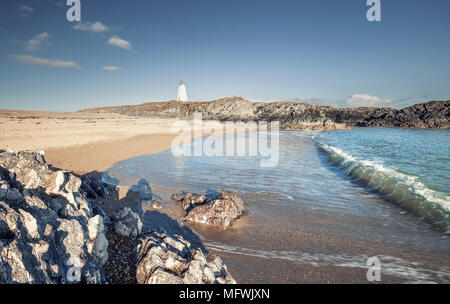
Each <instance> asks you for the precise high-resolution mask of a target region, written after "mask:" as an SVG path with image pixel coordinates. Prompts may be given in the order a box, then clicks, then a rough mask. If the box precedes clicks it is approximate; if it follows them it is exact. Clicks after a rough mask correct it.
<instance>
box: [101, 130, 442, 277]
mask: <svg viewBox="0 0 450 304" xmlns="http://www.w3.org/2000/svg"><path fill="white" fill-rule="evenodd" d="M409 131H412V133H410V132H409ZM414 132H416V130H403V129H355V130H351V131H333V132H326V133H322V132H313V133H298V132H282V133H281V134H280V137H279V141H280V160H279V164H278V166H276V167H274V168H262V167H260V162H259V160H260V159H259V158H258V157H195V156H191V157H175V156H173V155H172V153H171V151H170V150H169V151H164V152H161V153H158V154H153V155H145V156H141V157H136V158H133V159H130V160H126V161H123V162H120V163H117V164H115V165H114V166H113V167H112V168H111V169H110V170H108V171H107V172H106V173H105V175H104V179H105V181H107V182H110V183H114V184H120V185H122V186H126V187H132V188H134V189H137V190H139V189H141V188H142V187H141V186H140V185H142V184H143V183H144V184H145V183H147V182H148V183H149V184H150V185H151V188H152V189H151V192H152V194H153V196H154V197H155V196H156V197H158V198H159V199H160V200H161V201H162V203H163V205H164V208H163V212H167V213H168V214H169V215H170V216H172V217H174V218H176V217H178V216H182V211H181V210H180V209H181V207H180V206H176V205H175V204H174V203H173V202H172V201H171V200H170V194H172V193H176V192H180V191H190V192H206V191H208V190H215V191H222V190H232V191H234V192H236V193H237V194H238V195H239V196H240V197H242V199H243V200H244V203H245V206H246V208H247V213H246V215H245V216H244V217H243V218H241V219H239V220H238V221H237V223H236V225H234V226H233V227H232V228H231V229H229V230H227V231H217V230H215V229H212V228H210V227H205V226H203V225H196V224H189V226H190V227H191V228H192V229H193V230H194V231H195V232H196V233H197V234H198V236H199V237H200V238H201V240H202V242H203V244H204V245H205V247H206V248H208V249H209V250H212V251H214V252H217V253H218V254H219V255H221V256H224V259H225V261H226V262H227V263H228V264H229V266H230V268H231V269H230V270H231V271H232V273H233V274H234V275H235V276H237V277H238V278H240V281H241V282H242V281H243V282H250V283H254V282H269V283H270V282H283V283H284V282H302V281H304V280H303V278H304V277H305V275H306V273H305V271H306V269H309V268H308V267H313V268H314V269H315V271H317V272H323V275H321V276H318V277H315V279H314V280H313V281H314V282H327V280H328V278H329V277H332V276H331V275H329V268H330V267H331V268H332V269H335V270H336V269H339V270H345V271H343V272H342V274H341V275H340V276H338V277H336V278H334V281H336V282H348V281H351V282H364V281H366V278H365V272H364V271H361V270H365V268H366V267H367V266H366V260H367V258H368V257H370V256H375V255H377V256H380V257H381V261H382V265H383V266H382V273H383V274H385V275H386V276H385V281H386V280H387V281H389V280H390V281H392V282H450V264H449V262H448V261H449V258H450V242H449V239H448V238H447V234H446V233H444V232H443V231H445V229H446V228H445V227H446V225H447V224H448V213H447V212H448V210H447V209H446V204H447V203H448V195H449V193H448V191H449V187H448V181H449V176H448V175H449V173H448V170H446V169H448V168H449V166H448V165H449V163H448V162H449V159H448V155H447V154H448V153H447V151H448V148H449V147H450V144H449V138H448V137H449V133H447V132H448V131H434V130H433V131H430V133H426V132H427V131H418V133H414ZM421 132H425V133H421ZM425 138H426V144H424V146H426V147H432V149H433V153H428V154H426V153H425V151H426V150H427V149H426V148H422V147H423V146H421V145H420V143H419V142H418V141H420V140H423V139H425ZM433 138H435V139H434V140H433ZM198 140H202V139H198ZM402 140H403V142H402ZM393 143H395V144H393ZM358 145H359V146H361V148H358ZM420 149H421V150H420ZM408 150H411V153H410V154H408ZM421 156H422V158H421V160H420V162H419V159H420V157H421ZM414 164H417V166H420V168H417V169H414ZM427 166H428V167H427ZM430 170H434V171H432V172H430ZM355 172H356V173H355ZM393 173H398V174H396V175H393V176H391V175H392V174H393ZM387 174H391V175H389V176H386V175H387ZM408 182H410V183H411V184H408ZM383 183H384V184H386V185H385V186H383V185H384V184H383ZM395 183H397V184H395ZM399 189H401V190H402V191H403V194H401V193H400V192H401V191H400V190H399ZM424 189H425V190H424ZM396 191H397V192H396ZM430 191H432V192H430ZM430 193H432V195H431V194H430ZM405 197H406V198H405ZM407 202H412V203H409V204H408V203H407ZM249 258H250V261H248V259H249ZM268 260H269V261H272V262H273V263H270V264H268V263H267V261H268ZM244 261H246V262H244ZM282 265H283V267H282ZM269 269H270V270H269ZM337 273H339V271H338V272H337ZM348 277H349V278H351V280H350V279H348ZM306 282H311V280H309V281H308V280H306ZM366 282H367V281H366Z"/></svg>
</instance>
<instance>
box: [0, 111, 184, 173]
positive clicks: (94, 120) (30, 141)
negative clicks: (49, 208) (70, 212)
mask: <svg viewBox="0 0 450 304" xmlns="http://www.w3.org/2000/svg"><path fill="white" fill-rule="evenodd" d="M174 121H175V120H174V119H159V118H139V117H128V116H123V115H119V114H90V113H89V114H87V113H59V112H39V111H0V126H1V130H0V149H2V150H16V151H39V150H43V151H45V157H46V160H47V162H48V163H50V164H52V165H53V166H55V167H58V168H60V169H63V170H67V171H73V172H76V173H78V174H85V173H89V172H93V171H104V170H106V169H108V168H109V167H110V166H111V165H112V164H114V163H115V162H118V161H121V160H124V159H128V158H131V157H134V156H138V155H143V154H148V153H156V152H160V151H163V150H166V149H168V148H170V144H171V142H172V140H173V138H174V137H175V135H174V134H172V133H170V128H171V124H172V123H173V122H174Z"/></svg>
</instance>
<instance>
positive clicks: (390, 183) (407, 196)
mask: <svg viewBox="0 0 450 304" xmlns="http://www.w3.org/2000/svg"><path fill="white" fill-rule="evenodd" d="M318 146H319V148H320V149H321V150H322V151H324V152H325V154H326V155H327V157H328V159H329V160H330V161H331V162H332V163H333V164H334V165H337V166H338V167H339V168H340V169H342V170H343V171H344V172H345V173H346V174H347V175H348V176H350V177H351V178H352V179H354V180H356V181H358V182H361V183H362V184H364V185H365V186H368V187H369V188H370V189H372V190H374V191H375V192H377V193H379V194H381V195H383V196H384V197H385V198H386V199H387V200H388V201H390V202H393V203H395V204H397V205H399V206H401V207H402V208H404V209H405V210H407V211H409V212H412V213H413V214H416V215H418V216H420V217H422V218H424V220H426V221H427V222H429V223H431V224H433V225H435V226H437V227H438V228H440V229H442V230H444V231H446V230H447V229H449V225H450V197H449V196H446V195H445V194H443V193H440V192H438V191H435V190H432V189H429V188H428V187H427V186H426V185H424V184H423V183H421V182H420V181H419V180H418V177H416V176H410V175H407V174H403V173H401V172H398V171H397V170H394V169H391V168H386V167H384V166H382V165H380V164H377V163H375V162H372V161H368V160H360V159H357V158H355V157H353V156H352V155H350V154H349V153H347V152H345V151H343V150H341V149H339V148H336V147H332V146H329V145H326V144H323V143H319V144H318Z"/></svg>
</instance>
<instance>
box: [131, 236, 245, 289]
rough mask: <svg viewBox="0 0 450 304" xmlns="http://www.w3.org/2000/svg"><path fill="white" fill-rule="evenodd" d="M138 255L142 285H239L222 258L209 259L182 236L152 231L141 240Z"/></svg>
mask: <svg viewBox="0 0 450 304" xmlns="http://www.w3.org/2000/svg"><path fill="white" fill-rule="evenodd" d="M137 253H138V257H137V269H136V279H137V281H138V283H140V284H213V283H219V282H223V283H236V281H235V280H234V279H233V277H232V276H231V275H230V274H228V271H227V270H226V266H225V265H223V263H222V260H221V259H220V257H217V256H214V255H208V256H207V257H205V255H204V254H203V252H202V251H201V250H200V249H198V248H192V247H191V244H190V243H189V242H188V241H186V240H185V239H184V238H183V237H181V236H179V235H171V234H168V233H166V232H156V231H151V232H149V233H148V234H146V235H144V236H143V237H142V238H141V241H140V244H139V245H138V246H137ZM219 261H220V263H219ZM218 264H220V267H218V266H217V265H218ZM227 277H228V278H227Z"/></svg>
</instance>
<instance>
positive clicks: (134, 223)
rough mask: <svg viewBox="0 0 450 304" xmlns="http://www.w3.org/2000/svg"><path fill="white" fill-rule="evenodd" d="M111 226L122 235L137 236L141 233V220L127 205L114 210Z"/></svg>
mask: <svg viewBox="0 0 450 304" xmlns="http://www.w3.org/2000/svg"><path fill="white" fill-rule="evenodd" d="M113 227H114V231H115V232H116V233H117V234H118V235H120V236H123V237H137V236H139V235H140V234H141V233H142V221H141V219H140V218H139V215H137V214H136V213H135V212H133V211H132V210H131V209H130V208H129V207H124V208H121V209H118V210H116V211H115V212H114V215H113Z"/></svg>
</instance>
